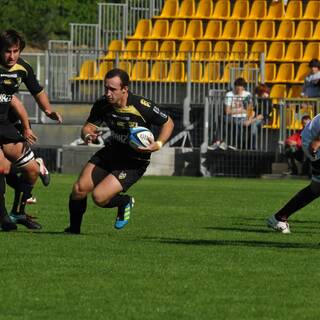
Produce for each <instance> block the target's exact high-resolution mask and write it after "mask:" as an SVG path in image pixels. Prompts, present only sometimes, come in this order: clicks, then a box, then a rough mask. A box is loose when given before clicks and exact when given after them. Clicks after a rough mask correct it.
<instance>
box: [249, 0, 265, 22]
mask: <svg viewBox="0 0 320 320" xmlns="http://www.w3.org/2000/svg"><path fill="white" fill-rule="evenodd" d="M266 16H267V2H266V1H265V0H254V1H253V3H252V4H251V10H250V14H249V17H248V18H247V19H253V20H256V19H264V18H265V17H266Z"/></svg>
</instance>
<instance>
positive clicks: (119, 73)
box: [104, 68, 130, 88]
mask: <svg viewBox="0 0 320 320" xmlns="http://www.w3.org/2000/svg"><path fill="white" fill-rule="evenodd" d="M114 77H119V78H120V80H121V87H122V88H123V87H128V86H129V83H130V78H129V75H128V73H127V72H126V71H124V70H122V69H118V68H114V69H111V70H109V71H108V72H107V73H106V76H105V78H104V80H106V79H110V78H114Z"/></svg>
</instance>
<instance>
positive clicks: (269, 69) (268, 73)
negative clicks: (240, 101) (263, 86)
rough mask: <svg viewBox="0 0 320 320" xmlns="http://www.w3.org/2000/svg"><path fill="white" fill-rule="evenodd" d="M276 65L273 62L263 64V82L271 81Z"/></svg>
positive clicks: (275, 73) (273, 77) (273, 78)
mask: <svg viewBox="0 0 320 320" xmlns="http://www.w3.org/2000/svg"><path fill="white" fill-rule="evenodd" d="M276 75H277V66H276V64H275V63H266V64H265V82H273V81H274V80H275V79H276Z"/></svg>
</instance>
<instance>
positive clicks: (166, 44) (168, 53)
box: [158, 40, 176, 60]
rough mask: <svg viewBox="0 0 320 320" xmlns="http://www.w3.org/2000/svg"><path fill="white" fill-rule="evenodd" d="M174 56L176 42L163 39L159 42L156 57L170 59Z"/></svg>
mask: <svg viewBox="0 0 320 320" xmlns="http://www.w3.org/2000/svg"><path fill="white" fill-rule="evenodd" d="M175 56H176V42H175V41H173V40H165V41H163V42H162V43H161V46H160V49H159V56H158V59H162V60H171V59H174V58H175Z"/></svg>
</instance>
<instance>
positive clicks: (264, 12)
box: [154, 0, 320, 20]
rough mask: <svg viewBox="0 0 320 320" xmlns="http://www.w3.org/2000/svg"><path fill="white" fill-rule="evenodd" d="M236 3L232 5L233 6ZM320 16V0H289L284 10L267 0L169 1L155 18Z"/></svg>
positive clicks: (285, 17)
mask: <svg viewBox="0 0 320 320" xmlns="http://www.w3.org/2000/svg"><path fill="white" fill-rule="evenodd" d="M232 3H233V5H232ZM319 17H320V3H319V1H317V0H310V1H307V2H306V3H305V5H304V1H302V0H290V1H289V2H288V4H287V6H286V7H285V6H284V5H283V1H278V2H271V3H270V1H265V0H253V1H250V0H235V1H234V2H233V1H230V0H216V1H213V0H200V1H199V2H198V4H197V2H196V1H195V0H182V1H181V4H180V6H179V0H166V1H165V3H164V6H163V9H162V12H161V14H160V15H159V16H156V17H154V18H155V19H176V18H178V19H179V18H180V19H181V18H183V19H186V18H190V19H217V18H219V19H245V20H248V19H254V20H256V19H265V20H276V19H288V20H289V19H294V20H298V19H303V20H307V19H312V20H316V19H318V18H319Z"/></svg>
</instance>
